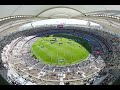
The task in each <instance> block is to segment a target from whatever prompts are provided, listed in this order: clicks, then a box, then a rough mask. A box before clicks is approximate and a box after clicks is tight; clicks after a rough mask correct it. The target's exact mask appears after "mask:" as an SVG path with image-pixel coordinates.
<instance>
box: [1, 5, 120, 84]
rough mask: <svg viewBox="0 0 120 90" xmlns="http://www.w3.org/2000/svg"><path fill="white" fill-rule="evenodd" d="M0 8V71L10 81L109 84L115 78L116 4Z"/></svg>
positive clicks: (119, 47)
mask: <svg viewBox="0 0 120 90" xmlns="http://www.w3.org/2000/svg"><path fill="white" fill-rule="evenodd" d="M103 6H104V7H103ZM6 7H7V8H9V11H10V12H7V11H6V10H7V8H6ZM94 7H96V8H94ZM98 7H99V8H98ZM113 7H114V8H113ZM0 8H2V9H4V11H5V12H3V14H2V15H4V16H5V15H6V17H3V16H2V15H1V16H0V17H1V18H0V75H1V78H3V79H4V80H5V81H6V82H7V83H9V84H10V85H113V84H114V83H116V81H117V80H119V78H120V70H119V67H120V61H119V60H120V30H119V29H120V17H119V15H120V14H119V13H118V12H120V11H118V10H117V9H119V8H120V6H114V5H110V6H107V5H100V6H99V5H95V6H89V5H83V6H81V5H78V6H74V5H51V6H47V5H30V6H27V5H10V6H9V5H3V6H0ZM15 8H16V9H15ZM31 8H32V9H31ZM80 8H83V9H80ZM104 8H107V9H109V10H104ZM14 9H15V10H14ZM30 9H31V10H30ZM42 9H44V10H43V11H42ZM112 9H114V10H112ZM0 10H1V9H0ZM32 10H33V11H34V12H32ZM40 10H41V12H40ZM86 10H87V11H89V12H87V11H86ZM12 11H13V12H14V13H12ZM35 11H36V12H35ZM64 11H66V12H64ZM8 13H12V15H10V14H8ZM117 13H118V14H117ZM21 14H23V15H21Z"/></svg>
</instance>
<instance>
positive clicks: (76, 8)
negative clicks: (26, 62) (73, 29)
mask: <svg viewBox="0 0 120 90" xmlns="http://www.w3.org/2000/svg"><path fill="white" fill-rule="evenodd" d="M119 10H120V5H0V12H1V14H0V18H2V17H7V16H14V15H34V16H41V17H56V16H60V17H68V16H69V17H75V16H79V15H87V14H96V13H97V14H107V15H116V16H120V11H119Z"/></svg>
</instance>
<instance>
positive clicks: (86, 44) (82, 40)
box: [53, 34, 92, 53]
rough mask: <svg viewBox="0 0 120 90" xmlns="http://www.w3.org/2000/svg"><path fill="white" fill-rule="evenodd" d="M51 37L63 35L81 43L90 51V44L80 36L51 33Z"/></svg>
mask: <svg viewBox="0 0 120 90" xmlns="http://www.w3.org/2000/svg"><path fill="white" fill-rule="evenodd" d="M53 37H64V38H67V39H70V40H72V41H75V42H77V43H79V44H80V45H82V46H83V47H84V48H85V49H86V50H87V51H88V52H89V53H92V50H91V46H90V44H89V43H88V42H87V41H86V40H84V39H83V38H82V37H78V36H73V35H67V34H53Z"/></svg>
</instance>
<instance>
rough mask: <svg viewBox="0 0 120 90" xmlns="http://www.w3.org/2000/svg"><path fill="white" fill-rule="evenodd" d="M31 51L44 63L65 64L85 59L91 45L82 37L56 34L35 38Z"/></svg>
mask: <svg viewBox="0 0 120 90" xmlns="http://www.w3.org/2000/svg"><path fill="white" fill-rule="evenodd" d="M31 52H32V54H33V56H34V57H35V58H37V59H38V60H41V61H42V62H43V63H45V64H49V65H55V66H66V65H72V64H76V63H79V62H81V61H83V60H85V59H86V58H87V57H88V56H89V54H90V53H91V46H90V44H89V43H88V42H87V41H86V40H84V39H83V38H82V37H75V36H71V35H65V34H56V35H50V36H47V37H41V38H40V39H38V40H36V41H35V42H34V43H33V45H32V47H31Z"/></svg>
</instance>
